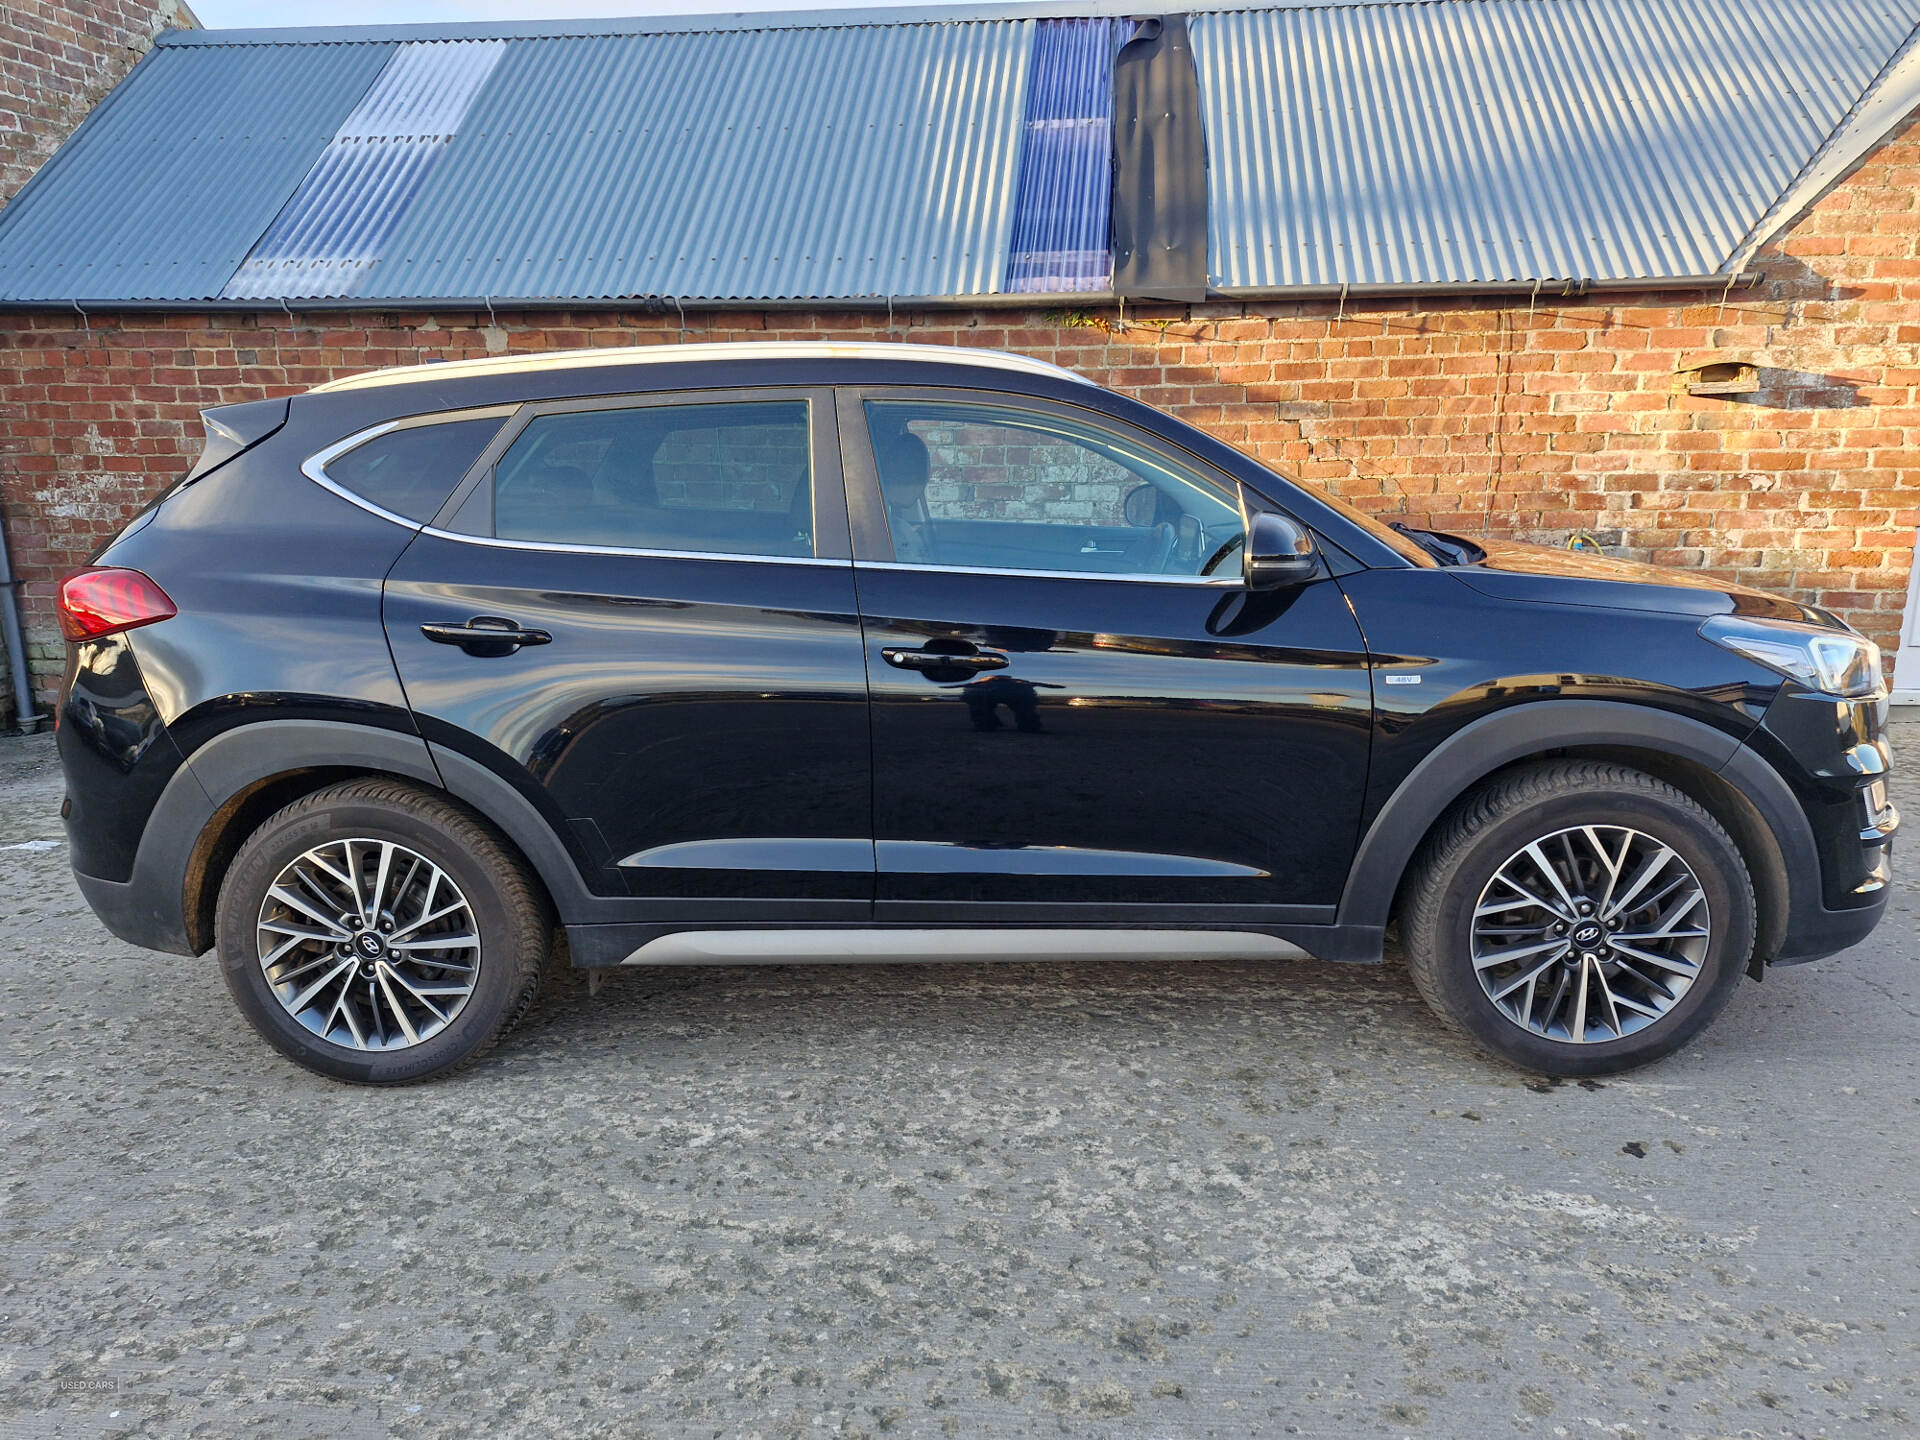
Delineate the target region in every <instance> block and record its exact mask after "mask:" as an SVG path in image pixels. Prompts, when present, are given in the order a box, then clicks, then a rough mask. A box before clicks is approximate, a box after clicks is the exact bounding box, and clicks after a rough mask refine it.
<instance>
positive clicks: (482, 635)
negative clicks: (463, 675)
mask: <svg viewBox="0 0 1920 1440" xmlns="http://www.w3.org/2000/svg"><path fill="white" fill-rule="evenodd" d="M420 633H421V634H422V635H424V636H426V637H427V639H429V640H431V641H433V642H434V643H435V644H438V645H458V646H459V647H460V648H461V649H462V650H464V651H466V652H467V654H469V655H511V654H513V652H514V651H515V650H518V649H519V648H520V647H521V646H522V645H551V644H552V643H553V636H551V635H549V634H548V633H547V632H546V631H544V630H528V629H525V628H523V627H522V626H521V625H519V624H518V623H517V622H515V621H512V620H508V619H505V618H504V617H502V616H499V615H476V616H474V617H473V618H472V619H471V620H469V621H467V623H466V624H464V625H452V624H445V623H440V624H427V625H422V626H421V627H420Z"/></svg>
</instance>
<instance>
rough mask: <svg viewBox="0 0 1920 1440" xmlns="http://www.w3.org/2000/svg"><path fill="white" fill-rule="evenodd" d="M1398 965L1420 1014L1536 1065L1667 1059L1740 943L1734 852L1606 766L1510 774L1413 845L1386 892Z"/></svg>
mask: <svg viewBox="0 0 1920 1440" xmlns="http://www.w3.org/2000/svg"><path fill="white" fill-rule="evenodd" d="M1400 925H1401V940H1402V944H1403V947H1404V949H1405V952H1406V957H1407V967H1408V969H1409V970H1410V971H1411V972H1412V974H1413V979H1414V984H1415V985H1416V986H1417V987H1418V989H1419V991H1420V994H1421V996H1422V998H1424V999H1425V1000H1426V1002H1427V1004H1428V1005H1429V1006H1431V1007H1432V1008H1433V1010H1434V1012H1435V1013H1436V1014H1438V1015H1439V1016H1440V1017H1441V1018H1443V1019H1445V1020H1447V1021H1449V1022H1450V1023H1452V1024H1453V1025H1455V1026H1457V1027H1458V1028H1459V1029H1460V1030H1462V1031H1464V1032H1465V1033H1466V1034H1467V1035H1468V1036H1470V1037H1471V1038H1472V1039H1474V1040H1475V1041H1477V1042H1479V1044H1481V1045H1482V1046H1484V1047H1485V1048H1486V1049H1488V1050H1491V1051H1492V1052H1493V1053H1495V1054H1496V1055H1499V1056H1500V1057H1502V1058H1503V1059H1506V1060H1509V1061H1511V1062H1512V1063H1514V1064H1516V1065H1519V1066H1521V1067H1523V1068H1525V1069H1528V1070H1536V1071H1540V1072H1543V1073H1545V1074H1549V1075H1569V1076H1571V1075H1599V1074H1605V1073H1607V1072H1609V1071H1615V1070H1625V1069H1629V1068H1631V1067H1633V1066H1635V1065H1644V1064H1646V1063H1647V1062H1649V1061H1652V1060H1657V1059H1659V1058H1660V1057H1661V1056H1663V1055H1668V1054H1671V1053H1672V1052H1673V1051H1674V1050H1677V1049H1678V1048H1679V1047H1680V1046H1682V1045H1684V1044H1686V1043H1687V1041H1689V1040H1690V1039H1692V1038H1693V1037H1694V1036H1695V1035H1697V1034H1698V1033H1699V1032H1700V1031H1701V1030H1702V1029H1703V1028H1704V1027H1705V1026H1706V1025H1707V1024H1708V1022H1710V1021H1711V1020H1712V1019H1713V1017H1714V1016H1715V1015H1717V1014H1718V1013H1719V1012H1720V1009H1721V1007H1722V1006H1724V1005H1725V1004H1726V1002H1727V999H1728V997H1729V996H1730V995H1731V994H1732V992H1733V989H1734V987H1735V986H1736V985H1737V984H1738V983H1739V979H1740V974H1741V971H1742V970H1743V969H1744V968H1745V966H1746V963H1747V959H1748V956H1749V955H1750V954H1751V952H1752V949H1753V937H1754V899H1753V886H1752V883H1751V881H1750V880H1749V878H1748V875H1747V869H1746V864H1745V862H1744V860H1743V858H1742V857H1741V854H1740V850H1739V847H1738V846H1737V845H1735V844H1734V842H1733V840H1732V839H1731V838H1730V837H1729V836H1728V835H1727V832H1726V831H1725V830H1724V829H1722V828H1721V826H1720V824H1719V822H1718V821H1716V820H1715V819H1714V818H1713V816H1712V815H1710V814H1709V813H1708V812H1707V811H1706V810H1705V809H1703V808H1702V807H1701V806H1700V805H1699V804H1698V803H1697V802H1696V801H1694V800H1693V799H1692V798H1690V797H1689V796H1687V795H1686V794H1685V793H1683V792H1682V791H1680V790H1678V789H1676V788H1675V787H1673V786H1672V785H1669V784H1667V783H1666V782H1665V781H1662V780H1658V779H1655V778H1654V777H1653V776H1651V775H1647V774H1644V773H1642V772H1641V771H1638V770H1633V769H1630V768H1628V767H1626V766H1622V765H1612V764H1605V763H1600V762H1595V761H1559V762H1548V763H1544V764H1539V765H1533V766H1528V767H1525V768H1523V769H1519V770H1514V771H1510V772H1508V773H1507V774H1505V775H1502V776H1500V777H1498V778H1497V779H1495V780H1494V781H1492V782H1491V783H1489V784H1488V785H1486V786H1484V787H1483V788H1481V789H1480V790H1479V791H1477V792H1476V793H1475V794H1473V795H1472V796H1470V797H1468V798H1467V800H1466V801H1464V802H1463V803H1462V804H1461V805H1460V806H1458V807H1457V808H1456V810H1455V811H1454V812H1453V814H1452V815H1451V816H1450V817H1448V819H1447V820H1445V821H1444V822H1442V824H1441V826H1440V828H1439V830H1438V832H1437V833H1436V834H1435V835H1434V836H1433V837H1432V838H1431V839H1430V840H1429V841H1428V843H1427V845H1426V847H1425V848H1424V850H1423V852H1422V854H1421V857H1420V859H1419V860H1418V861H1417V862H1416V865H1415V868H1414V870H1413V872H1412V874H1411V875H1410V876H1409V877H1408V881H1407V885H1406V889H1405V892H1404V894H1403V898H1402V905H1401V912H1400Z"/></svg>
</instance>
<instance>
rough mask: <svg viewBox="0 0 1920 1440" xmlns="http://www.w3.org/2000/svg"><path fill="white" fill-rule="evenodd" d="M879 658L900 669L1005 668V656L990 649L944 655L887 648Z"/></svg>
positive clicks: (935, 651)
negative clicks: (966, 653)
mask: <svg viewBox="0 0 1920 1440" xmlns="http://www.w3.org/2000/svg"><path fill="white" fill-rule="evenodd" d="M880 658H881V659H883V660H885V661H886V662H887V664H889V665H892V666H894V667H896V668H897V669H901V670H1004V669H1006V668H1007V657H1006V656H1004V655H997V654H995V653H994V652H993V651H991V650H983V651H977V652H975V653H974V654H971V655H946V654H942V653H941V652H940V651H938V650H899V649H893V648H888V649H885V650H882V651H881V652H880Z"/></svg>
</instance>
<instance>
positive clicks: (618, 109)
mask: <svg viewBox="0 0 1920 1440" xmlns="http://www.w3.org/2000/svg"><path fill="white" fill-rule="evenodd" d="M1031 32H1032V26H1031V25H1030V24H1029V23H1028V22H1025V21H1018V22H1013V23H1003V24H979V25H975V24H968V25H914V26H884V27H883V26H869V27H864V28H858V29H836V30H816V31H792V30H788V31H735V32H725V33H718V34H680V35H663V36H650V37H645V38H635V37H609V38H591V39H576V40H529V41H521V42H516V43H513V44H511V45H510V46H509V49H508V54H507V58H506V59H505V60H504V61H503V62H502V63H501V66H500V68H499V70H498V71H497V72H495V75H494V77H493V80H492V82H491V83H490V84H489V85H488V86H487V88H486V90H485V91H484V92H483V93H482V95H481V96H480V99H479V100H478V101H477V102H476V104H475V105H474V107H473V109H472V110H471V111H470V112H469V114H468V116H467V120H466V123H465V124H464V125H463V126H462V128H461V133H460V135H459V137H458V138H457V139H456V140H455V141H454V143H453V147H452V150H451V152H450V153H449V154H448V156H447V158H446V160H445V162H443V163H442V164H441V165H439V166H438V167H437V168H436V169H435V171H434V173H433V175H432V176H431V177H430V178H429V180H428V181H427V184H426V186H425V187H424V188H423V189H422V191H421V193H420V195H419V197H418V198H417V199H416V201H415V203H414V205H413V206H412V208H411V209H410V210H409V211H408V214H407V217H406V219H405V220H404V221H402V223H401V225H400V228H399V230H398V231H397V232H396V233H395V234H394V236H393V238H392V240H391V241H390V242H389V244H388V246H387V251H386V255H385V257H384V258H383V259H382V260H381V262H380V264H379V265H378V266H376V267H375V268H374V271H373V274H372V276H371V277H370V279H369V281H368V283H367V284H366V285H365V286H364V287H362V289H361V292H360V293H361V294H363V295H365V296H367V297H369V298H373V297H381V296H393V297H404V296H413V295H421V294H433V295H467V296H518V295H540V296H556V297H568V298H572V297H580V298H603V297H617V296H671V297H679V298H682V299H694V298H718V299H728V298H736V297H755V298H768V299H781V298H787V297H835V296H869V295H903V296H904V295H946V294H983V293H989V292H992V291H996V290H998V289H999V288H1000V275H1001V270H1002V267H1003V265H1004V261H1005V256H1006V252H1007V235H1008V231H1009V230H1010V228H1011V225H1012V219H1013V180H1014V165H1015V161H1016V158H1017V154H1018V139H1019V130H1020V122H1021V116H1022V113H1023V107H1024V102H1025V98H1026V81H1027V61H1028V53H1029V51H1030V49H1031V44H1032V34H1031ZM557 98H559V99H560V102H561V103H556V99H557Z"/></svg>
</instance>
